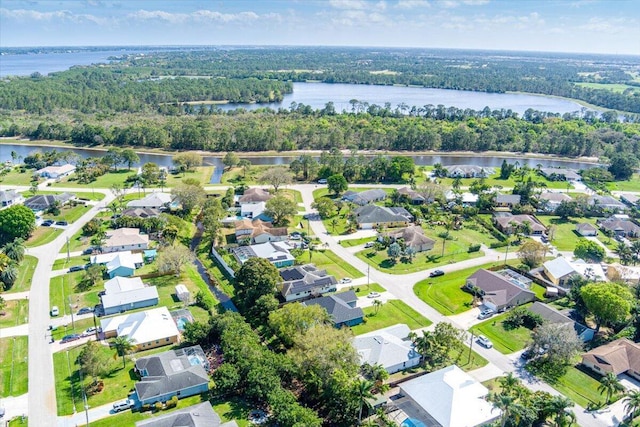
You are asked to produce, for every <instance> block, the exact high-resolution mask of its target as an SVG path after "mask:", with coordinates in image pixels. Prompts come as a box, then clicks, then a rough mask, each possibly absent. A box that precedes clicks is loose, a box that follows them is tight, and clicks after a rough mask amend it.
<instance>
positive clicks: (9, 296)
mask: <svg viewBox="0 0 640 427" xmlns="http://www.w3.org/2000/svg"><path fill="white" fill-rule="evenodd" d="M2 298H4V300H5V301H15V300H18V299H29V291H25V292H13V293H4V294H2Z"/></svg>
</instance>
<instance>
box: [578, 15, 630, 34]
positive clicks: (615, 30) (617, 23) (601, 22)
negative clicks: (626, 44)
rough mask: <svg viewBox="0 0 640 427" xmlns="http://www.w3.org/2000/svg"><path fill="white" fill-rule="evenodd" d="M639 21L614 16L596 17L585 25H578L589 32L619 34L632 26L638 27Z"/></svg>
mask: <svg viewBox="0 0 640 427" xmlns="http://www.w3.org/2000/svg"><path fill="white" fill-rule="evenodd" d="M637 26H638V22H636V20H635V19H625V18H614V19H605V18H598V17H594V18H591V19H589V21H588V22H587V23H585V24H583V25H580V26H578V29H580V30H586V31H589V32H598V33H608V34H619V33H624V32H627V31H629V30H630V29H631V28H636V29H637Z"/></svg>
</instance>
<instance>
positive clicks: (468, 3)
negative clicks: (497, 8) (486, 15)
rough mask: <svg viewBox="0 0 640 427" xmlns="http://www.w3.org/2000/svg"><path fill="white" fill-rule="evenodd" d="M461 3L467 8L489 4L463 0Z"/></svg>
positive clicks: (477, 0)
mask: <svg viewBox="0 0 640 427" xmlns="http://www.w3.org/2000/svg"><path fill="white" fill-rule="evenodd" d="M462 3H464V4H466V5H467V6H482V5H483V4H487V3H489V0H463V1H462Z"/></svg>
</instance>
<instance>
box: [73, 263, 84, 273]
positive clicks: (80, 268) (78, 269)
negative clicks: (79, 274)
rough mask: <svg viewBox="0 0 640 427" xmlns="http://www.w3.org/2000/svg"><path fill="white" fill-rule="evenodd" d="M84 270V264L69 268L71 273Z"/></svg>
mask: <svg viewBox="0 0 640 427" xmlns="http://www.w3.org/2000/svg"><path fill="white" fill-rule="evenodd" d="M82 270H84V265H74V266H73V267H71V268H69V273H73V272H74V271H82Z"/></svg>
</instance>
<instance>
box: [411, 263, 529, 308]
mask: <svg viewBox="0 0 640 427" xmlns="http://www.w3.org/2000/svg"><path fill="white" fill-rule="evenodd" d="M518 262H519V261H518V260H509V261H508V263H509V264H512V265H513V264H517V263H518ZM498 264H502V262H496V263H495V264H494V263H491V264H484V265H480V266H478V267H472V268H467V269H465V270H459V271H454V272H452V273H447V274H445V275H444V276H440V277H434V278H429V279H426V280H423V281H421V282H418V283H416V284H415V286H414V287H413V292H415V294H416V295H417V296H418V297H419V298H420V299H421V300H422V301H424V302H426V303H427V304H429V305H430V306H431V307H433V308H435V309H436V310H438V311H439V312H440V313H442V314H444V315H447V316H448V315H451V314H458V313H462V312H463V311H467V310H468V309H470V308H471V301H472V299H473V298H472V297H471V294H469V293H467V292H464V291H463V290H462V289H461V288H462V287H463V286H464V284H465V281H466V279H467V277H469V276H470V275H472V274H473V273H475V272H476V271H477V270H478V269H480V268H490V267H493V266H495V265H498Z"/></svg>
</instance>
